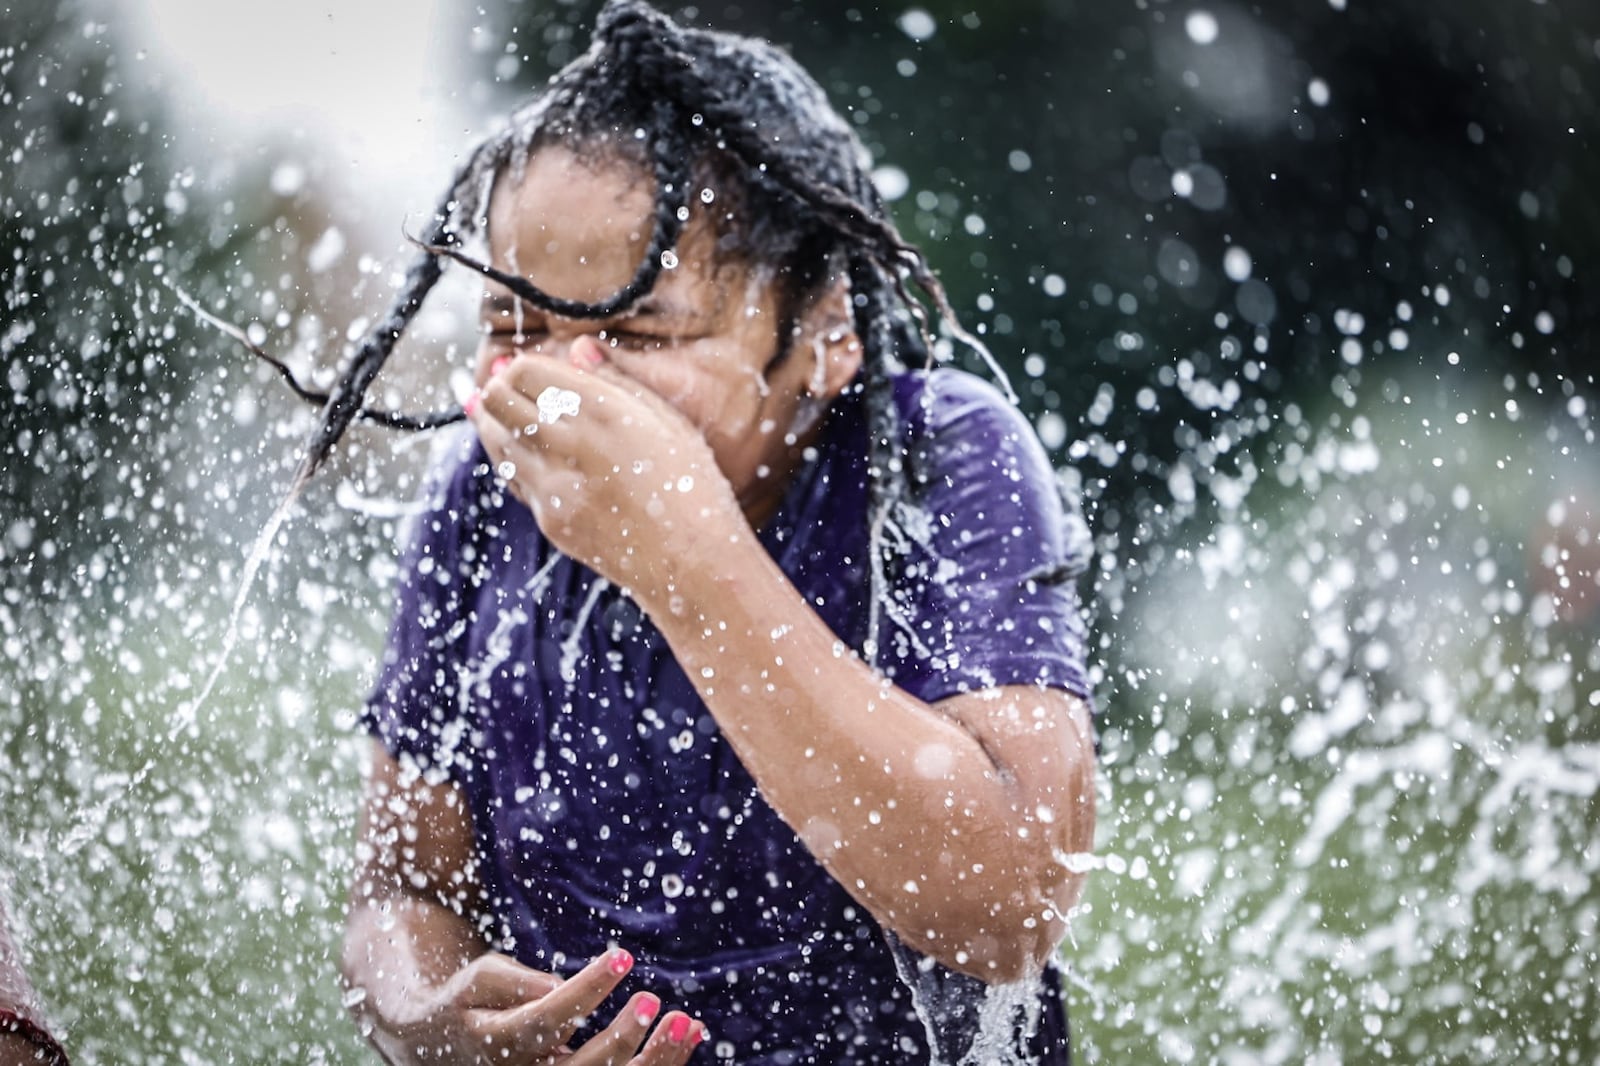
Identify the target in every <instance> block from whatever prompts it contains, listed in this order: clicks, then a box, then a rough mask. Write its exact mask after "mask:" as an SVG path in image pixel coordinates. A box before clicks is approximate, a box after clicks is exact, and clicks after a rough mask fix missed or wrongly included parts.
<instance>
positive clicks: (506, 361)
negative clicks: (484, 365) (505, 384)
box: [489, 355, 511, 377]
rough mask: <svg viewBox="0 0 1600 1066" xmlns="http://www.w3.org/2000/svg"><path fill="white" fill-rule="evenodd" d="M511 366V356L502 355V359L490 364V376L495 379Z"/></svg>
mask: <svg viewBox="0 0 1600 1066" xmlns="http://www.w3.org/2000/svg"><path fill="white" fill-rule="evenodd" d="M510 365H511V357H510V356H509V355H502V356H501V357H500V358H498V359H496V360H495V361H494V362H492V363H490V364H489V376H490V377H494V376H495V375H496V374H498V373H500V371H502V370H504V369H505V368H506V367H508V366H510Z"/></svg>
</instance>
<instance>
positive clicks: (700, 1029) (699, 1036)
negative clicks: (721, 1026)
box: [694, 1025, 711, 1047]
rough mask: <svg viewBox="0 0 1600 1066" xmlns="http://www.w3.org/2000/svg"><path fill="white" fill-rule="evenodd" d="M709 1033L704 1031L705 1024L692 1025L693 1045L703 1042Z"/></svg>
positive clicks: (697, 1045) (696, 1045)
mask: <svg viewBox="0 0 1600 1066" xmlns="http://www.w3.org/2000/svg"><path fill="white" fill-rule="evenodd" d="M710 1035H711V1034H710V1033H709V1032H707V1031H706V1027H705V1026H703V1025H697V1026H695V1027H694V1046H695V1047H699V1046H700V1045H701V1044H703V1043H705V1039H706V1037H708V1036H710Z"/></svg>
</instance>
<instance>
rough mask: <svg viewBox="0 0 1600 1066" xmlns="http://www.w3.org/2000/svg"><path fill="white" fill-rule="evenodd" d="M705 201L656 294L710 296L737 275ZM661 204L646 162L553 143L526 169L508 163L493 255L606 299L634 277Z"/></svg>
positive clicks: (571, 296) (556, 284)
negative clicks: (724, 257)
mask: <svg viewBox="0 0 1600 1066" xmlns="http://www.w3.org/2000/svg"><path fill="white" fill-rule="evenodd" d="M699 208H700V204H698V203H693V204H692V205H691V209H690V210H691V213H690V216H689V220H688V222H687V223H685V224H684V227H683V232H682V234H681V236H680V238H679V240H678V243H677V247H676V249H674V253H675V254H674V260H675V266H674V267H673V268H672V269H664V270H662V272H661V274H660V276H659V278H658V279H657V281H656V285H655V289H654V291H653V295H666V294H669V293H670V294H673V295H676V296H678V297H680V298H681V297H685V296H691V295H692V296H694V297H696V299H695V302H696V303H704V302H706V300H708V299H710V300H715V299H716V297H717V296H718V294H719V293H720V292H721V291H722V289H723V285H722V284H719V282H726V281H727V280H728V279H727V278H726V276H725V275H726V270H725V269H723V268H725V267H726V266H727V264H719V262H718V258H719V257H718V256H717V255H716V239H715V235H714V230H713V227H712V225H711V223H710V220H709V219H708V218H707V217H706V216H705V212H704V211H703V210H699ZM656 212H657V204H656V181H655V176H654V175H653V174H652V173H651V172H650V171H649V170H646V169H645V168H644V167H642V166H640V165H639V164H638V163H636V162H633V161H632V160H628V159H626V158H623V157H622V156H620V155H619V154H618V153H616V152H615V151H601V152H599V153H585V154H582V155H580V154H578V153H575V152H573V151H572V150H571V149H569V148H566V147H564V146H561V145H550V146H546V147H544V148H541V149H539V150H538V151H536V152H534V153H533V154H532V155H531V156H530V157H529V158H528V160H527V163H526V165H525V166H524V167H523V168H521V170H520V173H519V172H518V171H516V170H508V171H507V172H506V173H504V174H503V175H502V176H501V178H500V180H499V181H497V182H496V184H495V189H494V195H493V197H492V198H491V200H490V204H489V249H490V256H491V259H492V260H493V263H494V265H495V266H496V267H498V268H499V269H501V270H504V271H507V272H509V273H514V274H517V275H520V276H521V277H524V278H526V279H527V280H528V281H530V282H531V283H533V284H534V285H535V286H537V287H538V288H540V289H542V290H544V291H545V292H547V293H549V294H551V295H552V296H559V297H561V298H563V299H568V300H581V301H584V302H586V303H599V302H600V301H602V300H605V299H607V298H608V297H610V296H612V295H613V294H615V293H616V292H617V291H618V290H619V289H621V288H622V287H623V286H624V285H626V284H627V283H628V282H629V281H631V280H632V279H633V276H634V274H635V272H637V270H638V269H639V264H640V260H641V259H642V258H643V256H644V254H645V252H646V251H647V250H648V248H649V245H650V239H651V237H652V236H653V235H654V231H655V226H656ZM490 288H491V289H494V288H497V286H494V285H493V284H492V283H491V285H490ZM717 302H720V301H717Z"/></svg>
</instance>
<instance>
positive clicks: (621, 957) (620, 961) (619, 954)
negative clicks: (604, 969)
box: [611, 948, 633, 977]
mask: <svg viewBox="0 0 1600 1066" xmlns="http://www.w3.org/2000/svg"><path fill="white" fill-rule="evenodd" d="M631 969H633V956H632V955H630V954H628V953H627V952H626V951H623V950H622V949H621V948H618V949H617V950H616V951H615V952H614V953H613V954H612V956H611V972H612V973H614V974H616V975H617V976H618V977H622V976H623V975H625V974H626V973H627V972H628V971H629V970H631Z"/></svg>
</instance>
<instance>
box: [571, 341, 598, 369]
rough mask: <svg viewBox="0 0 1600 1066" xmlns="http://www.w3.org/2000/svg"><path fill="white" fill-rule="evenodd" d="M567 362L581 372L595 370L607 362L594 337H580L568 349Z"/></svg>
mask: <svg viewBox="0 0 1600 1066" xmlns="http://www.w3.org/2000/svg"><path fill="white" fill-rule="evenodd" d="M567 362H568V363H570V364H571V365H573V366H575V367H577V368H578V369H579V370H593V369H594V368H595V367H597V366H599V365H600V364H601V363H603V362H605V355H604V353H602V352H601V351H600V345H599V343H598V342H597V341H595V339H594V338H593V337H579V338H578V339H577V340H575V341H573V342H572V347H571V348H569V349H567Z"/></svg>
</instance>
